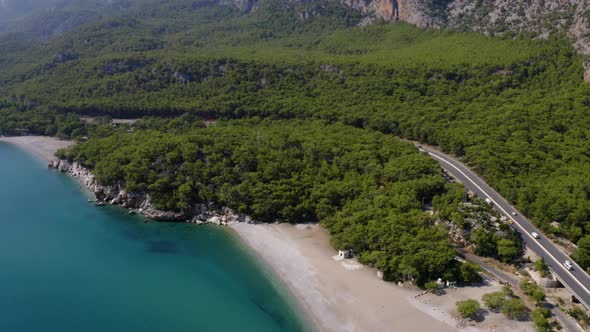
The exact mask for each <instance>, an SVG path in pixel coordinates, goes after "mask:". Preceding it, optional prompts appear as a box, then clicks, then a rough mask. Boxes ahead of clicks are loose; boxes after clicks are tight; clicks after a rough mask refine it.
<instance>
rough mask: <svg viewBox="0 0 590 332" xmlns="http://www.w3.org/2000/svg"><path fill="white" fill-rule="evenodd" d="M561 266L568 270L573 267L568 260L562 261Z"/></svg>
mask: <svg viewBox="0 0 590 332" xmlns="http://www.w3.org/2000/svg"><path fill="white" fill-rule="evenodd" d="M563 266H565V268H566V269H568V270H570V271H571V270H572V269H573V268H574V266H573V265H572V262H570V261H569V260H567V259H566V260H565V262H563Z"/></svg>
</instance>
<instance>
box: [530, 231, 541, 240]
mask: <svg viewBox="0 0 590 332" xmlns="http://www.w3.org/2000/svg"><path fill="white" fill-rule="evenodd" d="M531 235H532V236H533V237H534V238H535V239H538V238H539V234H537V232H532V233H531Z"/></svg>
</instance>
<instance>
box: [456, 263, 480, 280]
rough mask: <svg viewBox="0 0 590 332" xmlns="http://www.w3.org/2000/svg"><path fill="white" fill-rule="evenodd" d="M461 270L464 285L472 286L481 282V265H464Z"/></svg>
mask: <svg viewBox="0 0 590 332" xmlns="http://www.w3.org/2000/svg"><path fill="white" fill-rule="evenodd" d="M459 270H460V272H461V279H462V280H463V282H464V283H467V284H470V283H477V282H480V281H481V275H480V274H479V271H481V268H480V267H479V265H475V264H471V263H463V264H461V267H460V268H459Z"/></svg>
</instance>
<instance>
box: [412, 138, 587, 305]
mask: <svg viewBox="0 0 590 332" xmlns="http://www.w3.org/2000/svg"><path fill="white" fill-rule="evenodd" d="M419 149H420V150H421V151H424V152H426V153H428V154H429V155H430V156H431V157H432V158H433V159H435V160H436V161H438V162H439V163H440V164H441V166H442V167H443V168H444V169H446V170H447V171H448V172H449V173H451V174H452V175H453V176H455V177H456V178H457V179H458V180H459V181H461V182H463V184H464V185H465V187H467V189H469V190H470V191H472V192H473V193H475V194H476V195H477V196H479V197H480V198H482V199H486V198H487V199H490V200H491V201H492V203H493V204H494V208H495V209H496V210H497V211H498V212H500V213H501V214H503V215H505V216H506V217H507V218H508V219H510V220H512V222H513V223H512V225H513V226H514V227H515V228H516V230H518V231H519V232H520V233H521V235H522V238H523V240H524V243H525V244H526V246H527V247H528V248H530V249H531V250H533V251H534V252H535V253H536V254H537V255H539V256H540V257H543V259H544V260H545V263H547V265H548V266H549V268H550V269H551V270H552V271H553V275H554V276H556V277H557V279H559V281H561V283H562V284H563V285H564V286H565V287H566V288H567V289H569V291H570V292H572V294H574V295H575V296H576V298H578V300H580V302H581V303H582V304H583V305H584V306H585V307H586V309H589V310H590V276H588V274H587V273H586V272H585V271H584V270H583V269H582V268H581V267H580V266H578V265H577V264H576V263H575V262H574V261H573V260H572V259H571V258H569V257H568V256H567V255H566V254H565V253H564V252H562V251H561V250H560V249H559V248H558V247H556V246H555V245H554V244H553V242H551V240H549V239H548V238H547V237H546V236H545V235H544V234H543V233H542V232H541V231H539V230H538V229H537V228H536V227H535V226H533V224H532V223H531V222H530V221H528V220H527V219H526V218H525V217H524V216H523V215H522V214H521V213H520V212H518V211H517V210H516V209H515V208H514V207H512V206H511V205H510V204H509V203H508V202H507V201H506V200H505V199H504V198H503V197H502V196H500V195H499V194H498V193H497V192H496V191H495V190H494V189H492V188H491V187H490V186H488V185H487V184H486V183H485V182H484V181H483V180H482V179H481V178H479V177H478V176H477V175H476V174H475V173H473V172H472V171H471V170H470V169H469V168H467V167H466V166H465V165H464V164H463V163H461V162H459V161H458V160H456V159H454V158H452V157H450V156H448V155H446V154H444V153H441V152H439V151H437V150H434V149H431V148H428V147H425V146H419ZM532 232H536V233H537V234H539V238H538V239H535V238H534V237H533V236H532V235H531V233H532ZM565 260H570V261H571V262H572V264H573V269H571V270H568V269H566V268H565V267H564V265H563V262H564V261H565Z"/></svg>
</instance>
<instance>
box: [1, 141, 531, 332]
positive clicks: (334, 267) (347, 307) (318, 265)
mask: <svg viewBox="0 0 590 332" xmlns="http://www.w3.org/2000/svg"><path fill="white" fill-rule="evenodd" d="M0 142H6V143H10V144H14V145H16V146H18V147H20V148H22V149H24V150H25V151H27V152H29V153H31V154H33V155H34V156H36V157H37V158H39V159H41V160H43V161H46V162H50V161H52V160H53V159H54V157H53V154H54V152H55V151H56V150H58V149H60V148H65V147H67V146H69V145H71V144H74V143H73V142H71V141H63V140H58V139H55V138H49V137H39V136H24V137H10V138H5V137H2V138H0ZM215 218H219V217H218V216H216V217H215ZM228 225H229V226H230V227H231V229H233V230H234V231H235V232H236V233H237V235H238V236H239V237H240V238H241V239H242V241H243V242H244V243H245V244H246V245H247V246H248V247H250V248H251V249H252V250H254V251H255V252H256V253H257V255H258V256H259V257H260V258H261V259H262V260H263V261H264V262H265V263H266V264H267V265H268V266H269V267H270V268H271V269H272V271H273V272H274V273H275V274H277V276H278V277H279V278H280V279H281V280H282V282H283V283H284V284H285V285H286V286H287V287H288V288H289V290H290V291H291V293H292V294H293V295H294V297H295V299H296V300H297V302H298V304H299V306H300V307H301V308H302V309H303V311H304V312H305V313H306V314H307V316H308V318H309V319H310V320H311V322H312V324H313V327H314V328H315V329H316V330H318V331H491V330H494V331H532V330H533V329H532V325H531V324H528V323H527V322H514V321H507V320H505V319H504V318H503V317H502V316H501V315H496V314H491V315H490V316H489V317H487V318H486V321H485V324H479V325H478V324H471V323H466V322H464V321H461V320H460V319H458V318H457V313H456V312H454V310H453V308H454V302H455V301H456V300H458V299H464V298H469V297H478V296H480V295H481V294H483V293H484V292H490V291H494V290H496V289H499V286H498V285H497V284H496V283H494V282H488V283H486V284H484V285H482V286H480V287H470V288H464V289H460V290H454V293H453V294H452V296H447V298H446V299H445V298H444V297H436V296H434V295H432V294H427V295H424V294H423V292H422V291H421V290H419V289H417V288H415V287H413V286H411V285H396V284H394V283H388V282H384V281H382V280H380V279H379V278H378V277H377V274H376V270H375V269H372V268H369V267H366V266H363V265H361V264H359V263H358V262H357V261H356V259H346V260H335V259H333V256H335V255H336V254H337V252H336V251H335V250H334V249H333V248H332V247H331V246H330V244H329V234H328V232H327V231H326V230H325V229H324V228H322V227H321V226H319V225H316V224H314V225H311V224H310V225H308V224H299V225H291V224H255V223H248V222H236V221H235V220H234V221H232V222H228Z"/></svg>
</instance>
